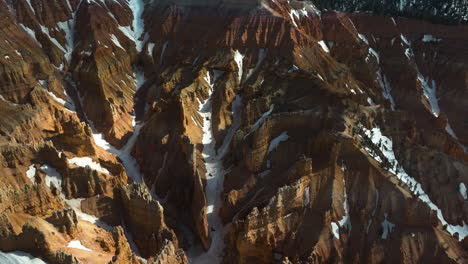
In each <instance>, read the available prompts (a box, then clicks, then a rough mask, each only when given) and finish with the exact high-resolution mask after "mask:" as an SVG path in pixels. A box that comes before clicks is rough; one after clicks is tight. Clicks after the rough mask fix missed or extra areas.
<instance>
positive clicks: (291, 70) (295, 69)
mask: <svg viewBox="0 0 468 264" xmlns="http://www.w3.org/2000/svg"><path fill="white" fill-rule="evenodd" d="M298 70H299V67H297V66H296V65H294V64H293V66H292V68H291V69H289V70H288V73H292V72H297V71H298Z"/></svg>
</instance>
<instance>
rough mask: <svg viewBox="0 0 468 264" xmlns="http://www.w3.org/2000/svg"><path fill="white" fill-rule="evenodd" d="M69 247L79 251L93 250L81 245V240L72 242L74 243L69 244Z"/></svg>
mask: <svg viewBox="0 0 468 264" xmlns="http://www.w3.org/2000/svg"><path fill="white" fill-rule="evenodd" d="M67 247H69V248H77V249H81V250H86V251H92V250H91V249H89V248H87V247H85V246H83V244H81V241H79V240H72V241H70V242H68V245H67Z"/></svg>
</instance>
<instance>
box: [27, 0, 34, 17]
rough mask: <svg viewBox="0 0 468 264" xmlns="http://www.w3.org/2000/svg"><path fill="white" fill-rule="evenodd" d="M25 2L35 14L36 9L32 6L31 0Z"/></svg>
mask: <svg viewBox="0 0 468 264" xmlns="http://www.w3.org/2000/svg"><path fill="white" fill-rule="evenodd" d="M26 3H27V4H28V6H29V8H31V11H32V12H33V13H34V14H36V10H35V9H34V8H33V6H32V5H31V0H26Z"/></svg>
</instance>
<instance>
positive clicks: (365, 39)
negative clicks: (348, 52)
mask: <svg viewBox="0 0 468 264" xmlns="http://www.w3.org/2000/svg"><path fill="white" fill-rule="evenodd" d="M358 37H359V38H360V39H361V40H362V41H363V42H364V43H366V44H367V45H369V40H367V38H366V36H364V35H363V34H361V33H358Z"/></svg>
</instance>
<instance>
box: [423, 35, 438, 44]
mask: <svg viewBox="0 0 468 264" xmlns="http://www.w3.org/2000/svg"><path fill="white" fill-rule="evenodd" d="M440 40H441V39H438V38H434V36H432V35H427V34H426V35H424V36H423V38H422V42H439V41H440Z"/></svg>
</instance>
